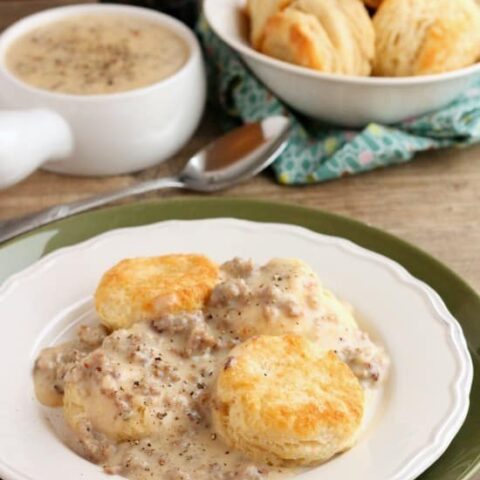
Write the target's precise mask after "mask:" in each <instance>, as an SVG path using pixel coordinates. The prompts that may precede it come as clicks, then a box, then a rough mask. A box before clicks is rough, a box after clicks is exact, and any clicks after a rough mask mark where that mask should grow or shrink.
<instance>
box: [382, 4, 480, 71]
mask: <svg viewBox="0 0 480 480" xmlns="http://www.w3.org/2000/svg"><path fill="white" fill-rule="evenodd" d="M373 24H374V27H375V33H376V60H375V67H374V73H375V74H376V75H383V76H409V75H425V74H432V73H441V72H447V71H450V70H455V69H458V68H462V67H466V66H468V65H471V64H473V63H475V61H476V60H478V58H479V56H480V9H479V8H478V5H477V4H476V2H475V0H456V1H454V2H453V1H451V0H385V1H384V2H383V3H382V4H381V6H380V8H379V9H378V10H377V13H376V14H375V16H374V18H373Z"/></svg>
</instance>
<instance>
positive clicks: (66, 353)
mask: <svg viewBox="0 0 480 480" xmlns="http://www.w3.org/2000/svg"><path fill="white" fill-rule="evenodd" d="M194 257H195V256H193V255H190V256H181V255H177V256H173V255H172V256H164V257H156V258H151V259H130V260H128V261H124V262H121V263H119V264H117V266H116V267H113V268H112V269H111V270H110V271H109V272H107V274H106V275H104V277H103V279H102V282H101V283H100V287H99V289H97V311H98V312H102V315H100V316H101V318H102V322H103V323H104V324H107V325H108V326H110V327H113V326H114V325H121V326H122V327H125V326H127V328H121V327H120V328H118V329H116V330H114V331H113V332H112V333H110V334H108V332H107V330H106V329H104V328H103V327H82V328H81V330H80V331H79V339H78V340H76V341H72V342H69V343H66V344H64V345H60V346H57V347H53V348H47V349H45V350H43V352H42V353H41V354H40V356H39V357H38V359H37V361H36V364H35V370H34V381H35V386H36V392H37V397H38V399H39V400H40V401H41V402H42V403H44V404H46V405H48V406H55V405H60V404H61V403H63V407H64V415H65V419H66V421H67V423H68V425H69V426H70V427H71V430H72V434H73V435H72V441H71V442H69V443H70V445H71V446H72V448H74V449H75V450H76V451H77V452H79V453H80V454H81V455H83V456H84V457H86V458H88V459H89V460H91V461H93V462H95V463H98V464H100V465H103V468H104V471H105V472H107V473H111V474H119V475H123V476H125V477H128V478H130V479H132V480H146V479H150V478H158V479H162V480H193V479H196V480H263V479H268V480H277V479H283V478H288V477H292V476H294V475H295V474H297V473H298V472H299V471H300V470H299V468H300V467H302V466H304V465H306V463H304V462H302V461H296V460H295V458H294V457H292V458H291V461H288V458H285V460H286V461H285V462H282V461H280V462H273V461H269V460H267V459H262V458H260V457H258V456H257V457H255V458H254V457H252V456H250V455H248V453H247V452H246V451H245V449H243V450H242V448H232V447H231V446H228V445H227V444H231V443H232V442H227V441H226V438H223V437H222V435H223V434H224V432H222V431H220V430H218V429H217V428H216V426H215V423H214V421H213V420H214V418H213V415H212V412H214V410H215V411H216V410H219V409H220V410H221V411H220V410H219V411H218V412H217V413H225V412H223V410H222V408H223V406H222V405H221V404H219V403H218V400H219V396H218V385H217V383H216V382H217V378H218V377H219V376H220V375H222V374H224V373H225V372H227V371H228V370H229V369H231V368H233V367H235V365H236V360H235V358H234V357H232V355H233V353H232V349H233V352H237V353H238V352H239V351H240V350H239V346H241V345H247V343H244V342H249V341H250V340H251V339H252V338H256V339H262V338H263V339H264V341H266V342H267V343H272V340H269V338H270V339H276V338H278V339H280V338H282V337H280V335H284V334H292V335H295V336H296V338H299V339H304V340H305V342H306V341H307V339H308V341H309V342H312V343H311V345H312V348H313V349H314V350H315V351H316V352H323V351H324V352H327V351H328V352H329V355H330V357H331V358H330V360H329V362H330V363H329V364H328V365H330V366H331V362H332V361H334V362H336V363H337V364H338V363H339V362H340V363H341V364H342V366H341V369H343V370H344V371H348V375H349V376H350V379H351V382H352V381H353V383H354V384H355V385H356V387H355V388H356V389H357V391H359V392H362V391H363V390H365V391H367V390H370V389H374V388H375V385H376V384H378V383H379V382H381V381H383V379H384V377H385V375H386V372H387V369H388V358H387V356H386V354H385V352H384V351H383V349H382V348H381V347H379V346H378V345H376V344H375V343H374V342H372V341H371V340H370V338H369V337H368V335H367V334H366V333H364V332H362V331H361V330H360V328H359V327H358V325H357V324H356V322H355V319H354V317H353V315H352V314H351V312H350V310H349V309H348V308H346V307H345V306H344V305H343V304H342V303H341V302H340V301H339V300H337V299H336V298H335V297H334V295H333V294H331V293H330V292H328V291H327V290H326V289H324V288H323V287H322V286H321V284H320V283H319V281H318V278H317V277H316V275H315V273H314V272H313V271H312V270H311V269H310V268H309V267H308V265H306V264H304V263H303V262H300V261H298V260H291V259H274V260H271V261H269V262H268V263H267V264H265V265H263V266H257V265H255V264H254V263H253V262H251V261H248V260H241V259H238V258H236V259H233V260H231V261H229V262H226V263H224V264H223V265H222V266H221V267H220V271H219V274H218V277H217V278H216V284H215V285H212V289H211V294H210V295H209V296H207V297H206V299H205V303H204V304H203V305H196V304H195V308H193V309H190V310H188V311H186V310H185V308H183V309H182V308H180V307H181V305H180V304H181V303H182V302H183V304H185V305H186V302H187V303H189V304H190V303H191V302H190V301H191V300H192V295H191V292H192V291H193V290H195V288H196V287H198V285H196V283H197V281H198V282H200V283H202V282H205V281H206V280H205V279H210V275H206V274H205V272H206V270H205V269H206V267H207V266H208V265H207V263H205V262H206V260H205V259H204V260H203V262H204V263H202V264H201V266H202V268H197V270H196V272H195V273H194V272H193V269H192V271H191V272H192V273H191V275H186V276H184V275H183V274H184V273H188V272H186V271H185V269H186V268H187V267H188V266H191V265H193V266H195V265H196V266H197V267H199V265H200V264H199V262H200V260H199V259H198V258H197V257H195V258H194ZM192 259H194V261H192ZM175 262H176V265H177V267H176V268H177V270H175V269H174V268H173V266H172V265H174V264H175ZM208 271H209V270H208ZM134 272H135V273H136V274H135V275H134ZM159 272H161V275H162V278H165V279H170V281H168V282H165V285H164V287H162V289H163V290H164V292H167V293H168V294H167V297H169V298H170V300H171V301H170V302H169V301H167V300H168V299H167V298H166V297H165V296H163V295H162V294H161V292H159V290H158V289H156V290H155V288H156V287H155V286H156V285H157V284H158V278H157V274H158V273H159ZM126 273H128V275H126ZM140 273H142V275H140ZM112 276H113V277H114V278H115V281H114V282H112V281H111V277H112ZM174 276H175V279H176V280H175V282H173V281H172V278H173V277H174ZM180 278H181V280H179V279H180ZM152 279H156V280H155V282H154V283H155V285H154V284H152V282H151V280H152ZM117 280H118V281H117ZM208 281H209V280H208ZM119 282H120V283H119ZM180 284H183V286H185V285H188V287H189V289H190V292H189V291H186V290H184V289H183V288H182V285H180ZM138 289H140V290H141V292H140V291H139V290H138ZM99 291H100V292H102V295H98V292H99ZM152 291H154V296H155V298H150V297H149V295H150V293H151V292H152ZM125 292H126V293H125ZM140 293H141V295H140ZM119 294H121V295H119ZM126 294H128V295H131V302H130V303H131V305H130V307H129V305H127V304H125V305H123V306H122V309H121V310H122V311H123V310H124V309H127V310H128V309H129V308H130V309H133V308H135V309H136V310H135V311H136V316H137V320H136V321H135V322H134V323H132V324H130V323H129V322H123V321H122V322H121V323H120V324H119V323H118V321H117V320H118V319H119V317H118V314H119V313H122V312H118V311H117V310H118V309H117V310H115V307H116V306H117V305H118V304H119V299H120V298H124V296H125V295H126ZM140 298H141V302H140V303H141V305H140V303H139V299H140ZM195 298H197V297H195ZM112 299H114V300H115V301H114V302H112V301H111V300H112ZM174 300H175V301H174ZM106 306H107V307H108V308H102V307H106ZM132 311H133V310H132ZM152 312H154V316H152ZM162 312H163V313H162ZM105 315H108V316H110V317H111V318H110V319H108V318H104V317H105ZM154 317H155V318H154ZM131 320H133V319H131ZM264 335H273V337H272V336H271V337H262V336H264ZM249 339H250V340H249ZM279 341H280V340H279ZM299 342H300V344H302V345H303V340H301V341H299ZM300 353H301V352H300ZM315 355H317V354H315ZM267 357H268V359H269V361H270V362H275V360H274V358H273V357H271V356H269V355H267ZM236 358H238V357H236ZM282 358H286V356H284V357H282ZM302 358H303V357H302ZM277 364H278V362H277ZM277 364H275V365H271V367H274V368H270V367H269V369H266V370H265V372H264V373H263V374H262V375H261V376H260V380H259V381H258V382H257V381H256V385H260V388H263V387H262V385H263V384H262V379H264V378H265V379H266V380H268V375H270V373H274V370H275V368H276V366H278V365H277ZM239 365H240V364H238V365H237V366H236V367H235V368H237V367H238V366H239ZM328 368H330V367H328ZM322 375H323V374H322ZM280 377H281V375H280ZM281 378H283V377H281ZM266 380H264V381H266ZM306 381H307V383H308V379H306ZM288 385H291V382H290V383H289V384H288ZM360 385H361V386H360ZM329 386H330V384H329ZM337 387H338V385H337ZM322 388H323V387H322ZM224 391H225V389H224ZM233 393H234V392H233ZM273 393H275V392H273ZM360 396H361V397H363V393H362V395H360ZM279 398H280V399H281V398H283V397H282V395H280V397H279ZM332 398H333V397H332ZM332 398H331V397H330V396H329V397H328V398H327V400H328V401H329V402H330V404H331V405H330V409H331V410H332V411H334V410H335V409H336V408H337V405H336V404H335V402H334V401H333V399H332ZM345 398H349V397H345ZM297 400H298V402H299V405H300V407H301V408H300V411H303V410H305V409H304V408H303V406H304V405H303V403H302V402H303V400H304V396H303V395H302V394H300V393H299V395H298V397H297ZM362 401H363V399H362ZM280 403H281V402H280ZM348 403H349V404H350V403H351V399H349V401H348ZM344 406H345V405H344V404H341V405H339V406H338V408H339V409H340V410H341V411H342V412H343V410H344ZM359 407H362V405H359ZM275 408H276V407H275ZM282 408H283V407H282ZM307 410H308V409H307ZM232 411H233V410H232ZM282 411H283V410H282ZM308 411H310V410H308ZM234 414H235V413H233V414H232V415H234ZM341 416H342V415H341ZM217 417H218V415H217ZM344 417H346V414H343V416H342V418H344ZM335 418H336V417H335ZM355 428H357V427H355ZM346 440H347V441H348V445H349V446H350V445H351V442H350V441H349V439H348V438H347V439H346ZM352 440H354V439H352ZM342 445H343V444H342ZM345 445H347V444H345ZM344 449H345V447H344V446H343V447H342V448H341V449H340V450H338V449H337V450H336V452H337V453H339V452H340V451H343V450H344ZM332 453H335V452H332ZM332 453H331V454H332ZM331 454H329V456H331ZM289 458H290V457H289ZM282 459H283V457H282V458H281V459H280V460H282ZM319 460H320V458H319ZM309 463H310V462H309Z"/></svg>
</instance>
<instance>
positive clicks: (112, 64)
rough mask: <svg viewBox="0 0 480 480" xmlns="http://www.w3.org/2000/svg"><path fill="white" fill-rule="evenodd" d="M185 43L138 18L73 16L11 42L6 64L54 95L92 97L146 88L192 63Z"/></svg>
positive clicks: (30, 81) (14, 72) (158, 26)
mask: <svg viewBox="0 0 480 480" xmlns="http://www.w3.org/2000/svg"><path fill="white" fill-rule="evenodd" d="M188 55H189V52H188V46H187V45H186V43H185V42H184V41H183V40H182V39H181V38H180V37H178V36H177V35H176V34H175V33H174V32H172V31H170V30H169V29H168V28H164V27H162V26H161V25H159V24H158V23H155V22H152V21H148V20H144V19H141V18H138V17H134V16H131V17H127V16H122V15H117V14H116V15H110V14H96V15H79V16H74V17H68V18H66V19H64V20H59V21H56V22H52V23H49V24H46V25H43V26H41V27H39V28H36V29H33V30H31V31H30V32H28V33H26V34H25V35H23V36H21V37H20V38H18V39H17V40H16V41H14V42H13V43H12V45H11V46H10V47H9V49H8V50H7V53H6V66H7V68H8V69H9V70H10V71H11V72H12V73H13V74H14V75H15V76H16V77H18V78H20V79H21V80H23V81H24V82H26V83H28V84H30V85H33V86H35V87H39V88H42V89H44V90H50V91H52V92H62V93H71V94H76V95H91V94H105V93H118V92H125V91H128V90H133V89H136V88H141V87H145V86H147V85H151V84H154V83H156V82H159V81H160V80H163V79H164V78H167V77H169V76H171V75H173V74H174V73H175V72H177V71H178V70H179V69H180V68H181V67H182V66H183V65H184V64H185V62H186V61H187V58H188Z"/></svg>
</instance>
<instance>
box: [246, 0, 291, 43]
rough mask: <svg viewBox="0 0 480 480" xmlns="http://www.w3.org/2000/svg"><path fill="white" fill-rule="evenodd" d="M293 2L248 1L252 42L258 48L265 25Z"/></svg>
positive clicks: (279, 0) (288, 0) (287, 0)
mask: <svg viewBox="0 0 480 480" xmlns="http://www.w3.org/2000/svg"><path fill="white" fill-rule="evenodd" d="M291 1H292V0H248V2H247V14H248V16H249V18H250V42H251V43H252V45H253V48H258V47H259V46H260V43H261V41H262V38H263V34H264V29H265V24H266V23H267V20H268V19H269V18H270V17H271V16H272V15H275V13H277V12H279V11H281V10H282V9H284V8H285V7H287V6H288V4H289V3H291Z"/></svg>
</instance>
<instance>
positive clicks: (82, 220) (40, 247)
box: [0, 198, 480, 480]
mask: <svg viewBox="0 0 480 480" xmlns="http://www.w3.org/2000/svg"><path fill="white" fill-rule="evenodd" d="M213 217H237V218H243V219H249V220H254V221H262V222H269V221H270V222H278V223H291V224H297V225H300V226H304V227H307V228H309V229H311V230H313V231H317V232H320V233H325V234H330V235H335V236H340V237H344V238H348V239H350V240H352V241H354V242H355V243H357V244H359V245H361V246H363V247H365V248H368V249H370V250H373V251H376V252H379V253H381V254H383V255H386V256H388V257H390V258H392V259H394V260H396V261H397V262H399V263H400V264H402V265H403V266H404V267H406V268H407V270H409V271H410V273H412V274H413V275H414V276H416V277H418V278H420V279H422V280H424V281H425V282H427V283H428V284H430V285H431V286H432V287H433V288H434V289H435V290H437V292H438V293H439V294H440V295H441V296H442V297H443V299H444V301H445V303H446V304H447V306H448V307H449V309H450V311H451V312H452V313H453V314H454V316H455V317H456V318H457V319H458V320H459V322H460V323H461V324H462V327H463V329H464V332H465V336H466V337H467V340H468V342H469V347H470V351H471V353H472V357H473V360H474V364H475V367H476V368H477V367H479V366H480V321H479V319H480V298H479V297H478V296H477V295H476V294H475V292H474V291H473V290H472V289H470V288H469V287H468V286H467V285H466V284H465V283H464V282H463V281H462V280H461V279H459V278H458V277H457V276H456V275H455V274H453V273H452V272H451V271H449V270H448V269H447V268H446V267H444V266H443V265H441V264H440V263H438V262H436V261H435V260H434V259H433V258H431V257H429V256H428V255H426V254H424V253H422V252H421V251H419V250H417V249H415V248H414V247H412V246H410V245H408V244H406V243H404V242H402V241H401V240H399V239H396V238H395V237H392V236H390V235H388V234H385V233H383V232H380V231H378V230H375V229H372V228H370V227H367V226H365V225H362V224H360V223H357V222H354V221H352V220H348V219H345V218H342V217H337V216H334V215H331V214H326V213H321V212H318V211H315V210H309V209H304V208H299V207H293V206H287V205H280V204H271V203H264V202H256V201H247V200H225V199H221V200H220V199H211V198H209V199H180V200H169V201H161V202H151V203H139V204H134V205H129V206H124V207H115V208H110V209H104V210H99V211H96V212H92V213H88V214H83V215H79V216H77V217H74V218H71V219H67V220H64V221H62V222H57V223H55V224H52V225H50V226H48V227H46V228H43V229H41V230H37V231H35V232H34V233H32V234H30V235H27V236H24V237H22V238H20V239H18V240H16V241H12V242H10V243H8V244H6V245H5V246H4V247H2V248H0V278H1V279H3V278H5V277H6V276H8V275H9V274H11V273H13V272H15V271H17V270H19V269H21V268H23V267H25V266H27V265H28V264H30V263H32V262H33V261H35V260H37V259H38V258H40V257H41V256H42V255H44V254H46V253H49V252H51V251H53V250H56V249H58V248H60V247H63V246H67V245H72V244H75V243H78V242H79V241H83V240H85V239H87V238H90V237H92V236H95V235H97V234H99V233H102V232H105V231H107V230H111V229H113V228H119V227H128V226H136V225H142V224H148V223H153V222H157V221H161V220H169V219H197V218H213ZM471 405H472V406H471V409H470V412H469V415H468V418H467V421H466V423H465V425H464V426H463V428H462V430H461V431H460V433H459V434H458V436H457V438H456V439H455V440H454V442H453V443H452V445H451V446H450V448H449V449H448V450H447V452H446V453H445V455H444V456H443V457H442V458H441V460H440V461H438V462H437V463H436V464H435V465H434V466H433V467H431V468H430V469H429V470H428V471H427V472H426V473H425V474H424V475H422V477H421V478H422V479H435V480H443V479H445V480H447V479H448V480H450V479H452V480H456V479H458V480H460V479H462V480H463V479H473V478H474V474H475V471H477V470H478V469H479V460H480V438H479V437H480V434H479V432H480V379H479V378H478V376H476V377H475V380H474V386H473V390H472V397H471Z"/></svg>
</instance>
